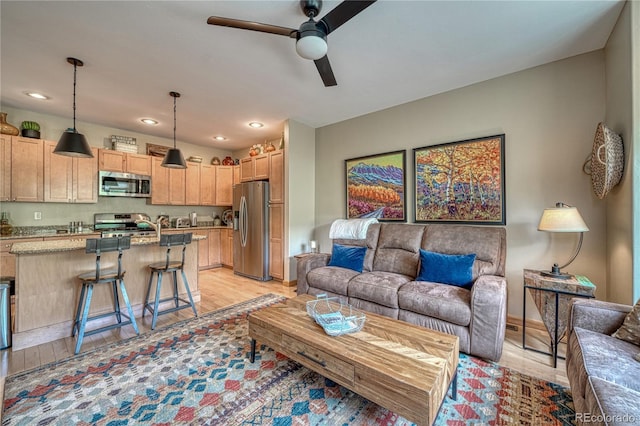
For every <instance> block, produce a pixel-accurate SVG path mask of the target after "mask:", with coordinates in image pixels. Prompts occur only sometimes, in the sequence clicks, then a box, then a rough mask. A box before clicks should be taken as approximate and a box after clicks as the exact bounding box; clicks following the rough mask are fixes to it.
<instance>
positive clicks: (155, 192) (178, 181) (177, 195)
mask: <svg viewBox="0 0 640 426" xmlns="http://www.w3.org/2000/svg"><path fill="white" fill-rule="evenodd" d="M163 160H164V158H162V157H151V204H170V205H176V206H184V205H185V204H186V194H185V178H186V170H185V169H171V168H167V167H162V161H163Z"/></svg>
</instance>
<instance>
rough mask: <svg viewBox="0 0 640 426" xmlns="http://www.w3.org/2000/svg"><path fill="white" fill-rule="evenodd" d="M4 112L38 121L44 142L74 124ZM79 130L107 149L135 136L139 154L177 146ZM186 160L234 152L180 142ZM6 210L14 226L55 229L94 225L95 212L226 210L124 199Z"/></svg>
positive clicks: (96, 128) (7, 206) (15, 119)
mask: <svg viewBox="0 0 640 426" xmlns="http://www.w3.org/2000/svg"><path fill="white" fill-rule="evenodd" d="M2 111H3V112H6V113H7V114H8V116H7V121H8V122H9V123H11V124H13V125H14V126H16V127H18V128H19V127H20V123H22V121H25V120H31V121H37V122H38V123H39V124H40V128H41V130H40V137H41V138H42V139H47V140H54V141H57V140H58V139H59V138H60V135H61V134H62V132H63V131H64V130H65V129H66V128H67V127H69V126H70V125H72V123H71V122H69V119H67V118H63V117H58V116H54V115H47V114H40V113H35V112H32V111H27V110H21V109H16V108H11V107H7V106H4V105H3V106H2ZM76 128H77V129H78V131H79V132H80V133H82V134H84V135H85V137H86V138H87V141H88V142H89V145H91V146H95V147H99V148H105V147H108V146H109V145H108V142H110V140H111V135H120V136H131V137H134V138H136V140H137V143H138V152H139V153H141V154H144V153H146V144H147V143H152V144H155V145H165V146H173V139H166V138H159V137H156V136H149V135H145V134H142V133H136V132H131V131H128V130H122V129H116V128H112V127H105V126H100V125H96V124H92V123H86V122H80V121H78V122H77V123H76ZM176 145H177V147H178V148H180V150H181V151H182V154H183V155H184V157H185V158H189V157H190V156H192V155H199V156H201V157H203V162H207V163H209V162H211V159H212V158H213V157H214V156H217V157H219V158H220V159H222V158H224V157H225V156H227V155H231V152H230V151H223V150H219V149H216V148H207V147H204V146H199V145H192V144H187V143H182V142H179V141H178V142H177V144H176ZM1 208H2V211H7V212H9V216H10V218H11V223H12V225H14V226H53V225H64V224H67V223H68V222H70V221H72V220H74V221H75V220H82V221H83V222H85V223H93V214H94V213H112V212H140V213H147V214H149V215H150V216H151V217H155V216H157V215H158V214H168V215H170V216H172V217H174V216H182V215H185V214H188V213H189V212H191V211H195V212H196V213H198V215H216V214H217V215H221V214H222V211H223V210H224V208H223V207H193V206H155V205H150V204H147V202H146V200H145V199H134V198H123V197H98V203H97V204H64V203H2V206H1ZM36 211H39V212H41V213H42V220H37V221H36V220H34V215H33V214H34V212H36Z"/></svg>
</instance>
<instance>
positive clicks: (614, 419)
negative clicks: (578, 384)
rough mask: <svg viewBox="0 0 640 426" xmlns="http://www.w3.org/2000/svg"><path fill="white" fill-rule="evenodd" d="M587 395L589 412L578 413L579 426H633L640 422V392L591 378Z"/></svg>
mask: <svg viewBox="0 0 640 426" xmlns="http://www.w3.org/2000/svg"><path fill="white" fill-rule="evenodd" d="M585 393H586V395H585V400H586V401H585V403H586V406H587V409H588V412H587V413H579V412H576V420H577V421H578V424H589V425H591V424H612V425H613V424H619V425H625V424H626V425H631V424H634V423H636V422H638V421H639V420H640V404H638V401H640V392H635V391H633V390H631V389H629V388H626V387H624V386H621V385H619V384H617V383H612V382H608V381H606V380H602V379H599V378H597V377H590V378H589V383H588V386H587V390H586V392H585ZM605 419H608V421H606V422H605V421H604V420H605Z"/></svg>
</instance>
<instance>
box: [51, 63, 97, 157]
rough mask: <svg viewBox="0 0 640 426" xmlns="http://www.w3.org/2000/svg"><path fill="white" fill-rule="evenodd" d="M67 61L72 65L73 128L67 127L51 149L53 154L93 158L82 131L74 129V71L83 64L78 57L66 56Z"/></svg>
mask: <svg viewBox="0 0 640 426" xmlns="http://www.w3.org/2000/svg"><path fill="white" fill-rule="evenodd" d="M67 62H69V63H70V64H71V65H73V129H67V130H66V131H65V132H64V133H63V134H62V136H60V140H59V141H58V144H57V145H56V149H54V150H53V153H54V154H58V155H66V156H68V157H85V158H93V152H91V147H90V146H89V144H88V143H87V139H86V138H85V137H84V135H83V134H82V133H78V131H77V130H76V72H77V68H78V67H81V66H83V65H84V63H82V61H81V60H80V59H76V58H67Z"/></svg>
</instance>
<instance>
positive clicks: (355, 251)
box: [328, 244, 367, 272]
mask: <svg viewBox="0 0 640 426" xmlns="http://www.w3.org/2000/svg"><path fill="white" fill-rule="evenodd" d="M366 252H367V248H366V247H347V246H343V245H340V244H334V245H333V250H332V251H331V259H330V260H329V265H328V266H338V267H340V268H347V269H352V270H354V271H356V272H362V265H363V263H364V255H365V254H366Z"/></svg>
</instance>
